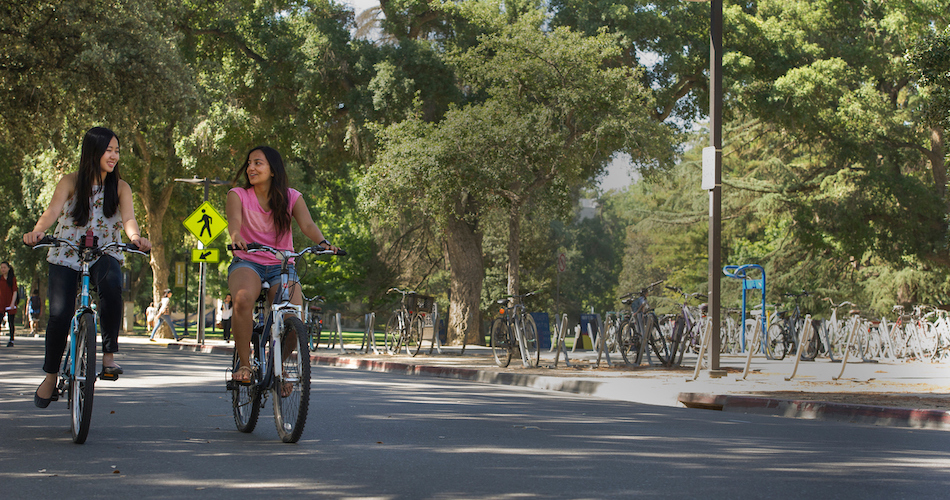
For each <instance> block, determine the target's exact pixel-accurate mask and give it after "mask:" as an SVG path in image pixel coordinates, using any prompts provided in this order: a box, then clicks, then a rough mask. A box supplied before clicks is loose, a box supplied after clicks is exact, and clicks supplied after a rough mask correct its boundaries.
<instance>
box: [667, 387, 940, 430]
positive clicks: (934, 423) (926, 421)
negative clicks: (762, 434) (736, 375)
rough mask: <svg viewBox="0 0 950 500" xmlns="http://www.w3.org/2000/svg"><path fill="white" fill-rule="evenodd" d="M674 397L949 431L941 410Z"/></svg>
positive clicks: (721, 406) (691, 404)
mask: <svg viewBox="0 0 950 500" xmlns="http://www.w3.org/2000/svg"><path fill="white" fill-rule="evenodd" d="M677 399H678V400H679V401H680V402H681V403H683V404H684V405H685V406H686V407H688V408H704V409H717V410H722V411H731V412H737V413H756V414H762V415H778V416H783V417H791V418H807V419H813V420H834V421H839V422H853V423H862V424H871V425H889V426H896V427H913V428H919V429H942V430H950V411H944V410H920V409H913V408H893V407H888V406H872V405H858V404H849V403H834V402H830V401H803V400H786V399H773V398H763V397H756V396H733V395H728V394H706V393H680V394H679V396H678V397H677Z"/></svg>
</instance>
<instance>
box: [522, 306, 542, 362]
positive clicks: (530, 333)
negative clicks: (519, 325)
mask: <svg viewBox="0 0 950 500" xmlns="http://www.w3.org/2000/svg"><path fill="white" fill-rule="evenodd" d="M521 333H522V335H524V347H525V352H524V354H525V357H526V358H527V360H528V366H529V367H535V366H538V364H539V363H541V345H540V341H539V340H538V325H536V324H535V322H534V318H533V317H531V315H530V314H525V315H524V326H523V329H522V332H521Z"/></svg>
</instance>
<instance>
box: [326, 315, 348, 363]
mask: <svg viewBox="0 0 950 500" xmlns="http://www.w3.org/2000/svg"><path fill="white" fill-rule="evenodd" d="M335 317H336V332H333V331H331V332H330V337H329V339H328V340H329V342H330V347H329V349H333V346H335V345H336V341H337V339H339V341H340V350H339V353H340V354H346V350H345V349H343V324H342V322H341V321H340V313H336V316H335Z"/></svg>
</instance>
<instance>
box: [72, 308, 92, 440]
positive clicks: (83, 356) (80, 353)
mask: <svg viewBox="0 0 950 500" xmlns="http://www.w3.org/2000/svg"><path fill="white" fill-rule="evenodd" d="M75 334H76V357H75V359H74V360H73V364H74V366H75V367H76V369H75V371H74V372H73V374H72V377H71V380H70V381H69V404H70V413H71V417H72V418H71V419H70V420H71V424H70V430H71V431H72V435H73V442H74V443H76V444H82V443H85V442H86V436H88V435H89V424H90V421H91V420H92V399H93V395H94V393H95V386H96V318H95V317H94V316H93V314H92V313H89V312H87V313H84V314H83V315H81V316H80V317H79V322H78V323H77V325H76V332H75Z"/></svg>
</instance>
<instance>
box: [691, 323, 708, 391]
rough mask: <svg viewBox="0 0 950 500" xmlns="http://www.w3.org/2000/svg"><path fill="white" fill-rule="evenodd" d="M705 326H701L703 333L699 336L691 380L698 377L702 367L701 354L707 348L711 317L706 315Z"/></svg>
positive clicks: (704, 352)
mask: <svg viewBox="0 0 950 500" xmlns="http://www.w3.org/2000/svg"><path fill="white" fill-rule="evenodd" d="M705 322H706V326H705V327H704V328H703V333H702V335H701V336H700V338H699V354H698V355H697V357H696V369H695V370H694V371H693V380H696V379H697V378H699V371H700V370H702V369H703V364H704V363H703V356H704V355H705V354H706V349H708V348H709V337H710V333H712V318H709V317H707V318H706V319H705Z"/></svg>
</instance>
